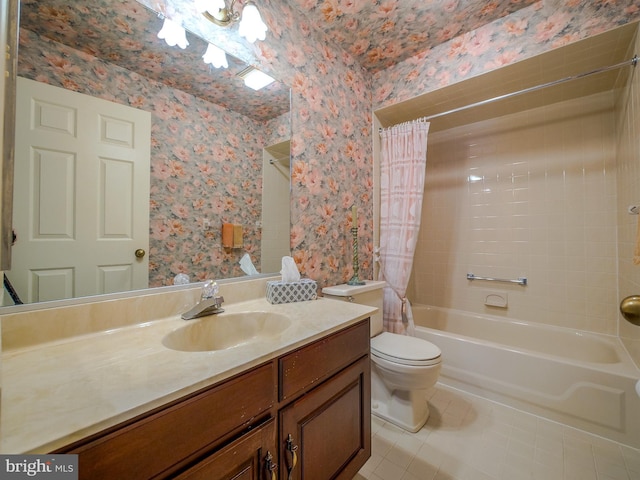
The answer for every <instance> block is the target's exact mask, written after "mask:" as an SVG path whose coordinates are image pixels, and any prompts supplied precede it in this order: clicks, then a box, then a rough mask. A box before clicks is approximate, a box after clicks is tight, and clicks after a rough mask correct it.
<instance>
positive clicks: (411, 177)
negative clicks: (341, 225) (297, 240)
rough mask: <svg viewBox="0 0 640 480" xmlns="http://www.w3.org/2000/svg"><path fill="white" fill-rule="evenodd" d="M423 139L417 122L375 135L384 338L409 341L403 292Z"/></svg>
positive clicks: (418, 199) (418, 201)
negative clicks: (393, 336) (405, 337)
mask: <svg viewBox="0 0 640 480" xmlns="http://www.w3.org/2000/svg"><path fill="white" fill-rule="evenodd" d="M428 133H429V123H428V122H423V121H415V122H409V123H403V124H401V125H396V126H394V127H390V128H387V129H384V130H383V131H382V133H381V141H382V152H381V153H382V156H381V165H380V273H381V278H380V279H381V280H385V281H386V282H387V286H386V287H385V289H384V308H383V310H384V328H385V330H386V331H388V332H394V333H405V334H409V335H413V315H412V314H411V305H410V304H409V302H408V301H407V299H406V291H407V284H408V283H409V276H410V275H411V268H412V264H413V254H414V252H415V247H416V241H417V239H418V231H419V230H420V215H421V211H422V194H423V191H424V176H425V170H426V165H427V134H428ZM403 320H404V321H403Z"/></svg>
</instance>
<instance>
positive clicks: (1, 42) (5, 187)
mask: <svg viewBox="0 0 640 480" xmlns="http://www.w3.org/2000/svg"><path fill="white" fill-rule="evenodd" d="M0 4H1V5H2V9H0V51H1V52H2V56H3V59H4V67H3V69H2V70H3V72H4V73H3V74H2V78H1V79H0V96H1V98H0V111H1V112H2V115H1V116H0V127H1V129H2V137H1V138H0V151H2V163H1V164H0V168H1V169H2V173H1V182H2V199H1V200H0V270H9V269H10V268H11V244H12V243H13V238H12V237H13V235H12V231H13V230H12V228H11V226H12V224H13V180H12V179H13V165H14V151H15V150H14V142H13V141H12V139H13V137H14V136H15V121H14V119H15V111H16V76H17V67H18V31H19V30H18V18H19V10H20V0H0Z"/></svg>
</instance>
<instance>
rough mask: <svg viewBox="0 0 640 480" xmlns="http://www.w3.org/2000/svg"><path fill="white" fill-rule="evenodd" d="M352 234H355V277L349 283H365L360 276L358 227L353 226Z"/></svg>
mask: <svg viewBox="0 0 640 480" xmlns="http://www.w3.org/2000/svg"><path fill="white" fill-rule="evenodd" d="M351 235H352V236H353V277H351V279H350V280H349V281H348V282H347V285H365V282H364V281H363V280H360V278H359V277H358V273H359V271H360V265H359V264H358V227H353V228H351Z"/></svg>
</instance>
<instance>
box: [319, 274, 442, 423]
mask: <svg viewBox="0 0 640 480" xmlns="http://www.w3.org/2000/svg"><path fill="white" fill-rule="evenodd" d="M384 285H385V282H380V281H377V282H376V281H367V282H366V283H365V285H355V286H352V285H346V284H343V285H336V286H335V287H325V288H323V289H322V293H323V294H324V296H325V297H328V298H334V299H341V300H346V301H350V302H354V303H359V304H363V305H370V306H375V307H378V309H379V310H378V312H377V313H376V314H374V315H372V316H371V413H373V414H374V415H376V416H378V417H380V418H382V419H384V420H386V421H388V422H391V423H393V424H394V425H397V426H398V427H400V428H403V429H405V430H408V431H410V432H417V431H418V430H420V429H421V428H422V427H423V425H424V424H425V423H426V422H427V419H428V418H429V405H428V403H427V398H426V395H427V391H428V389H429V388H431V387H432V386H433V385H435V383H436V382H437V380H438V375H439V373H440V365H441V352H440V349H439V348H438V347H437V346H436V345H434V344H432V343H430V342H427V341H426V340H422V339H420V338H416V337H409V336H406V335H400V334H397V333H390V332H383V321H382V298H383V291H382V289H383V288H384Z"/></svg>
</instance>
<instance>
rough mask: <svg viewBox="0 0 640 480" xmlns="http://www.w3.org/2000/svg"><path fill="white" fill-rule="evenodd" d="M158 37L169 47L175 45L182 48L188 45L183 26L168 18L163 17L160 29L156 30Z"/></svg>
mask: <svg viewBox="0 0 640 480" xmlns="http://www.w3.org/2000/svg"><path fill="white" fill-rule="evenodd" d="M158 38H162V39H163V40H164V41H165V42H167V45H169V46H170V47H175V46H176V45H177V46H179V47H180V48H182V49H183V50H184V49H185V48H187V45H189V42H188V41H187V34H186V32H185V31H184V28H182V26H180V25H178V24H177V23H176V22H172V21H171V20H169V19H168V18H165V19H164V23H163V24H162V29H161V30H160V31H159V32H158Z"/></svg>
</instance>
